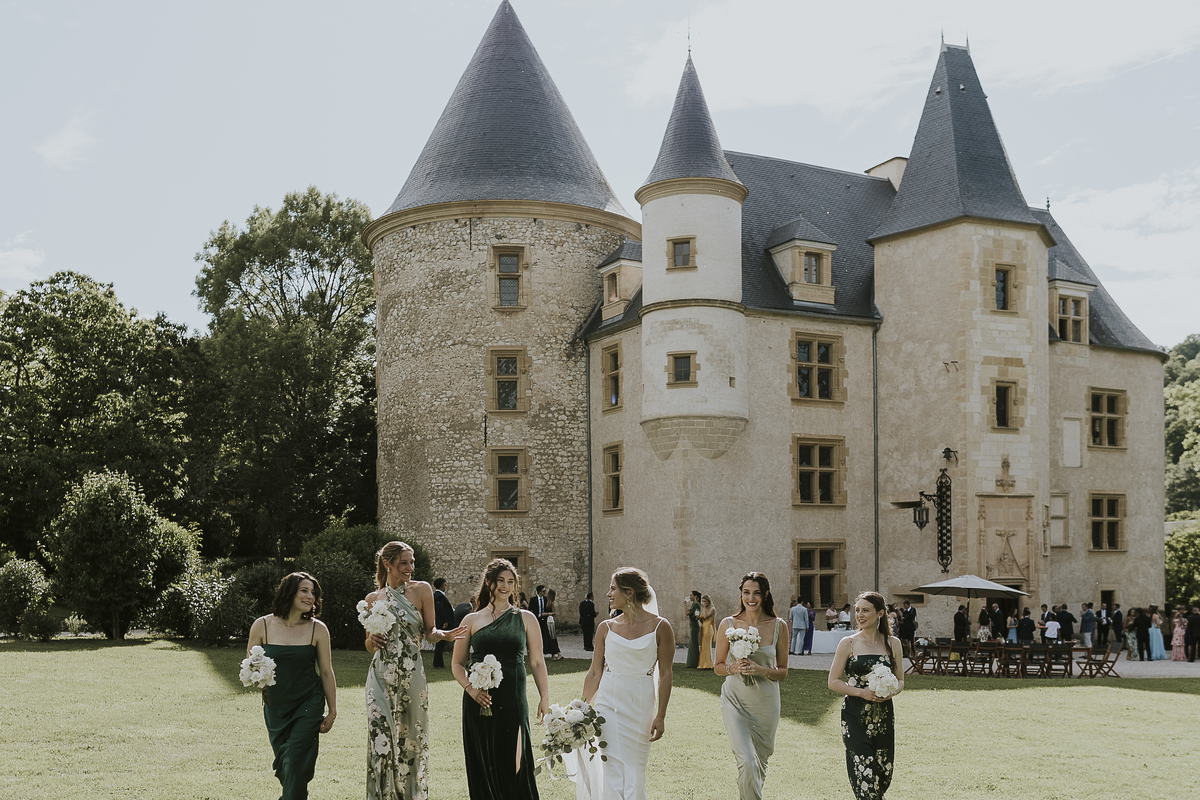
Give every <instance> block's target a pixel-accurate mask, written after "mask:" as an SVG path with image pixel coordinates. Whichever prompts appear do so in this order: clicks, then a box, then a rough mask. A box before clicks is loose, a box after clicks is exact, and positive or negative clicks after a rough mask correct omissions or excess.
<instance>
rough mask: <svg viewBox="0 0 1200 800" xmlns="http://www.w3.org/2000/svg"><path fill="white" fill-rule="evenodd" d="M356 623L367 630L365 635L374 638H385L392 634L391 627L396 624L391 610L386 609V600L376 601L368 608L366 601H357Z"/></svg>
mask: <svg viewBox="0 0 1200 800" xmlns="http://www.w3.org/2000/svg"><path fill="white" fill-rule="evenodd" d="M355 607H356V608H357V609H358V621H359V622H361V623H362V626H363V627H364V628H366V629H367V633H370V634H372V635H375V636H387V635H388V634H389V633H391V632H392V626H393V625H395V624H396V616H395V615H394V614H393V613H392V610H391V609H390V608H388V604H387V601H386V600H376V601H375V602H374V603H373V604H371V605H370V606H368V605H367V601H366V600H359V601H358V605H357V606H355Z"/></svg>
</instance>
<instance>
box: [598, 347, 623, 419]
mask: <svg viewBox="0 0 1200 800" xmlns="http://www.w3.org/2000/svg"><path fill="white" fill-rule="evenodd" d="M621 357H622V356H621V342H620V341H619V340H618V341H616V342H613V343H612V344H610V345H608V346H607V347H605V348H604V349H603V350H601V351H600V369H601V371H602V372H603V374H604V379H603V382H602V384H601V388H600V394H601V399H600V406H601V410H602V411H617V410H620V408H621Z"/></svg>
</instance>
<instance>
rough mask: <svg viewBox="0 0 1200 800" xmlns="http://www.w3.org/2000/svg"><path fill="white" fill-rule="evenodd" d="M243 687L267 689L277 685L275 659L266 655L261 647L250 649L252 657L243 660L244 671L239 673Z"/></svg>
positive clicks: (256, 646)
mask: <svg viewBox="0 0 1200 800" xmlns="http://www.w3.org/2000/svg"><path fill="white" fill-rule="evenodd" d="M238 677H239V678H241V679H242V686H247V687H248V686H253V687H254V688H255V689H265V688H267V687H268V686H274V685H275V659H273V658H271V657H270V656H268V655H267V654H266V652H265V651H264V650H263V649H262V647H261V646H260V645H257V644H256V645H254V647H251V648H250V655H248V656H246V657H245V658H244V659H243V660H242V671H241V672H239V673H238Z"/></svg>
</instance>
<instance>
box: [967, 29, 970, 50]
mask: <svg viewBox="0 0 1200 800" xmlns="http://www.w3.org/2000/svg"><path fill="white" fill-rule="evenodd" d="M967 55H971V34H969V33H968V34H967Z"/></svg>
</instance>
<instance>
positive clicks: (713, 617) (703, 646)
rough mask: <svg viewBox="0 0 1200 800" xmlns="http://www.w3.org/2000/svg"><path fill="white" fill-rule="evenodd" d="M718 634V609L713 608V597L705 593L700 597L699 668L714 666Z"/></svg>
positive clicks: (697, 666)
mask: <svg viewBox="0 0 1200 800" xmlns="http://www.w3.org/2000/svg"><path fill="white" fill-rule="evenodd" d="M716 634H717V610H716V609H715V608H713V604H712V598H711V597H709V596H708V595H704V596H703V597H701V598H700V661H699V663H698V664H697V665H696V668H697V669H712V668H713V651H712V646H713V637H714V636H716Z"/></svg>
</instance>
